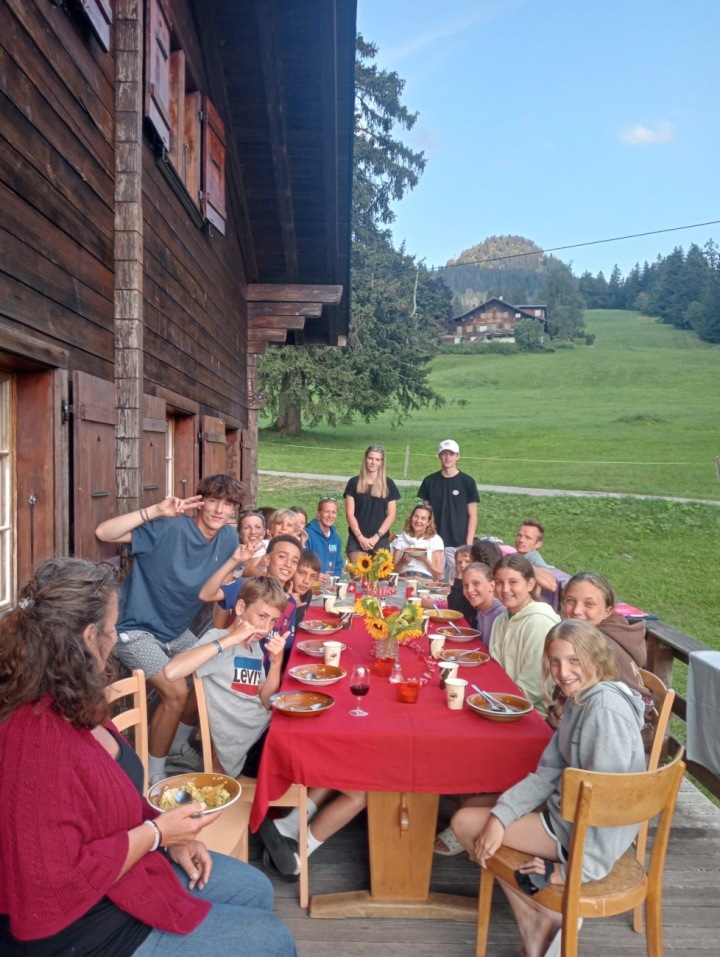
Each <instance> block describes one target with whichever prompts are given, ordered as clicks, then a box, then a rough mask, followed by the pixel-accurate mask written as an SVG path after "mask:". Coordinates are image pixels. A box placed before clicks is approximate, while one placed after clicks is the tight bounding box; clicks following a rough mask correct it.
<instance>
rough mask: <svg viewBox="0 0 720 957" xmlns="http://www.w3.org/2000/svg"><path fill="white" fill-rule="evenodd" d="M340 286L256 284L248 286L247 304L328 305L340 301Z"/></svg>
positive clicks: (341, 292)
mask: <svg viewBox="0 0 720 957" xmlns="http://www.w3.org/2000/svg"><path fill="white" fill-rule="evenodd" d="M342 294H343V287H342V286H331V285H327V286H322V285H318V286H300V285H293V284H292V283H272V282H268V283H258V282H253V283H250V284H249V285H248V295H247V299H248V302H293V301H296V302H320V303H323V304H324V305H330V304H333V305H334V304H335V303H338V302H340V300H341V299H342Z"/></svg>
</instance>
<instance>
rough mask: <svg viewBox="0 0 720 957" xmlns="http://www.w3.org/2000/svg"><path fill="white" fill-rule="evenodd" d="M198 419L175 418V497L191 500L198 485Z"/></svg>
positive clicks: (189, 417)
mask: <svg viewBox="0 0 720 957" xmlns="http://www.w3.org/2000/svg"><path fill="white" fill-rule="evenodd" d="M197 429H198V417H197V416H196V415H183V416H177V417H176V418H175V429H174V432H175V441H174V443H173V480H174V486H173V492H172V494H173V495H177V497H178V498H189V497H190V496H191V495H194V494H195V489H196V488H197V484H198V442H197Z"/></svg>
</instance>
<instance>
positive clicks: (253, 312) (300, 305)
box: [248, 302, 322, 319]
mask: <svg viewBox="0 0 720 957" xmlns="http://www.w3.org/2000/svg"><path fill="white" fill-rule="evenodd" d="M321 315H322V303H321V302H249V303H248V318H249V319H256V318H258V319H259V318H260V317H262V316H306V317H307V318H310V319H319V318H320V316H321Z"/></svg>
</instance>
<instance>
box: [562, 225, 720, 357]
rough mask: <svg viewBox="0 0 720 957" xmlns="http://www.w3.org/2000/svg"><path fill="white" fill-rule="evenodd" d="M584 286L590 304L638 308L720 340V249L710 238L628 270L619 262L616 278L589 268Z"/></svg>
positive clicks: (581, 284) (702, 336) (706, 338)
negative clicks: (622, 270) (593, 272)
mask: <svg viewBox="0 0 720 957" xmlns="http://www.w3.org/2000/svg"><path fill="white" fill-rule="evenodd" d="M578 291H579V293H580V294H581V295H582V297H583V298H584V300H585V303H586V305H587V308H588V309H634V310H636V311H637V312H642V313H644V314H645V315H647V316H658V317H659V318H660V319H661V320H662V321H663V322H666V323H668V324H669V325H672V326H675V327H676V328H678V329H692V330H694V331H695V332H696V333H697V334H698V336H699V338H700V339H702V340H704V341H705V342H720V252H719V251H718V247H717V245H716V244H715V243H714V242H713V241H712V240H709V241H708V242H707V243H706V244H705V246H704V247H703V248H702V249H701V248H700V247H699V246H698V245H697V244H695V243H693V244H692V245H691V246H690V248H689V249H688V251H687V253H685V252H684V251H683V248H682V246H676V247H675V249H673V251H672V252H671V253H670V254H669V255H668V256H660V255H658V257H657V259H656V260H655V262H653V263H648V262H647V261H646V262H645V263H644V264H643V265H642V266H641V265H640V264H639V263H636V264H635V265H634V266H633V268H632V269H631V270H630V272H629V273H628V275H627V276H626V277H625V278H623V275H622V273H621V271H620V269H619V267H618V266H617V265H616V266H615V267H614V268H613V270H612V273H611V274H610V279H609V280H608V279H606V278H605V275H604V274H603V273H602V271H601V272H599V273H598V274H597V276H593V275H592V274H591V273H590V272H584V273H583V274H582V276H581V277H580V280H579V282H578Z"/></svg>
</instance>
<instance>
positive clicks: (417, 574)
mask: <svg viewBox="0 0 720 957" xmlns="http://www.w3.org/2000/svg"><path fill="white" fill-rule="evenodd" d="M392 547H393V562H394V563H395V571H397V572H400V573H401V574H403V575H409V576H410V577H411V578H413V577H414V578H431V579H435V580H436V581H439V580H440V579H441V578H442V570H443V556H444V554H445V546H444V545H443V540H442V538H440V536H439V535H438V534H437V532H436V530H435V522H434V520H433V513H432V509H431V508H430V507H429V506H428V505H416V506H415V508H414V509H413V510H412V511H411V512H410V514H409V515H408V517H407V520H406V522H405V527H404V528H403V530H402V532H400V534H399V535H396V536H395V538H394V539H393V543H392ZM406 549H411V550H412V551H411V552H410V553H408V552H407V551H406Z"/></svg>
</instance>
